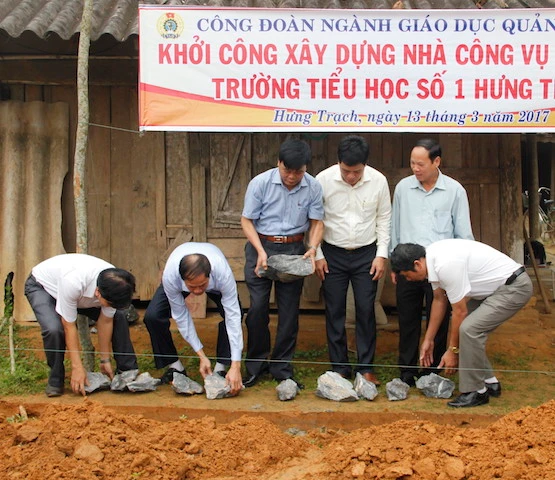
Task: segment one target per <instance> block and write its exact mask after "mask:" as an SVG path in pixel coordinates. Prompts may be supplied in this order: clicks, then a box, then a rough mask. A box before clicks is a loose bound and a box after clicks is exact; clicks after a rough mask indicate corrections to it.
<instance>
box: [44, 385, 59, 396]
mask: <svg viewBox="0 0 555 480" xmlns="http://www.w3.org/2000/svg"><path fill="white" fill-rule="evenodd" d="M44 393H46V396H47V397H60V396H61V395H63V394H64V387H63V386H62V387H54V386H53V385H50V384H48V385H46V388H45V389H44Z"/></svg>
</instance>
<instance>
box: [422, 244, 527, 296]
mask: <svg viewBox="0 0 555 480" xmlns="http://www.w3.org/2000/svg"><path fill="white" fill-rule="evenodd" d="M426 266H427V268H428V281H429V282H430V283H431V284H432V288H433V289H434V290H435V289H437V288H438V287H440V288H442V289H443V290H445V292H446V293H447V297H448V298H449V302H451V303H452V304H453V303H457V302H460V301H461V300H462V299H463V298H464V297H470V298H475V299H478V300H482V299H484V298H486V297H487V296H489V295H491V294H492V293H493V292H495V291H496V290H497V289H498V288H499V287H500V286H501V285H503V284H504V283H505V282H506V281H507V279H508V278H509V277H510V276H511V275H512V274H513V272H514V271H515V270H518V269H519V268H520V267H521V265H520V264H518V263H517V262H515V261H514V260H513V259H511V258H510V257H508V256H507V255H505V254H504V253H501V252H500V251H498V250H496V249H495V248H493V247H490V246H489V245H486V244H485V243H480V242H476V241H473V240H463V239H448V240H440V241H439V242H435V243H432V244H431V245H429V246H428V247H427V248H426Z"/></svg>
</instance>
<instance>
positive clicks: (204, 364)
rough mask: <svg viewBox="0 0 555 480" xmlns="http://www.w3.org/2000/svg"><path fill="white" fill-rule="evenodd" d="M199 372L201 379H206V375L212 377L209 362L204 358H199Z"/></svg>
mask: <svg viewBox="0 0 555 480" xmlns="http://www.w3.org/2000/svg"><path fill="white" fill-rule="evenodd" d="M199 372H200V374H201V375H202V378H206V377H207V376H208V375H212V367H211V365H210V360H209V359H208V357H206V356H202V357H200V366H199Z"/></svg>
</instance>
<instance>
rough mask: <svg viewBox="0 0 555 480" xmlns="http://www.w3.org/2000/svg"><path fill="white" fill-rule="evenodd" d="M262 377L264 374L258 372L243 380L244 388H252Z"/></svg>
mask: <svg viewBox="0 0 555 480" xmlns="http://www.w3.org/2000/svg"><path fill="white" fill-rule="evenodd" d="M264 375H266V372H260V373H257V374H255V375H250V376H249V377H248V378H247V379H246V380H243V385H244V387H245V388H250V387H254V386H255V385H256V384H257V383H258V382H260V380H262V377H263V376H264Z"/></svg>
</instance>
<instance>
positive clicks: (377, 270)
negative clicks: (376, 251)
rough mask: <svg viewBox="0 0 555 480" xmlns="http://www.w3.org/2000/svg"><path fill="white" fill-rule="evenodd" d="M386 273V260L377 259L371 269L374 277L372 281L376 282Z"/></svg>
mask: <svg viewBox="0 0 555 480" xmlns="http://www.w3.org/2000/svg"><path fill="white" fill-rule="evenodd" d="M384 273H385V258H383V257H375V258H374V260H373V261H372V266H371V267H370V275H372V280H374V281H376V280H379V279H380V278H382V277H383V275H384Z"/></svg>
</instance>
